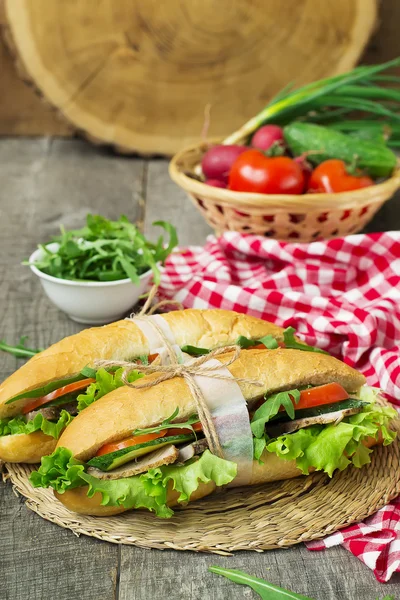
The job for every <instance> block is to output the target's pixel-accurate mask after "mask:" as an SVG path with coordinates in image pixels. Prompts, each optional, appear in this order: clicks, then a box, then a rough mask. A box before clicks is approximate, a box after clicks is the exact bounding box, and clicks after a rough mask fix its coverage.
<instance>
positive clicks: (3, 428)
mask: <svg viewBox="0 0 400 600" xmlns="http://www.w3.org/2000/svg"><path fill="white" fill-rule="evenodd" d="M72 419H73V417H72V416H71V415H70V414H69V412H67V411H66V410H62V411H61V414H60V417H59V419H58V421H56V422H54V421H49V420H48V419H45V418H44V417H43V415H42V414H41V413H38V414H37V415H36V416H35V418H34V419H32V420H31V421H28V422H27V421H26V420H25V419H24V417H14V418H13V419H0V436H2V435H15V434H18V433H34V432H35V431H43V433H45V434H46V435H50V436H51V437H53V438H54V439H56V440H58V438H59V437H60V435H61V432H62V430H63V429H64V428H65V427H66V426H67V425H68V424H69V423H70V422H71V421H72Z"/></svg>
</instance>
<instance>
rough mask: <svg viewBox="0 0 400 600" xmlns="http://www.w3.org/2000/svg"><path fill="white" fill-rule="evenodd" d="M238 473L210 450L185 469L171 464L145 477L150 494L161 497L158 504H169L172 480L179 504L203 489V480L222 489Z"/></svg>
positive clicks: (234, 466) (187, 464) (145, 483)
mask: <svg viewBox="0 0 400 600" xmlns="http://www.w3.org/2000/svg"><path fill="white" fill-rule="evenodd" d="M236 474H237V465H236V463H233V462H230V461H228V460H224V459H223V458H219V457H218V456H215V455H214V454H211V452H210V451H209V450H206V451H205V452H203V454H202V455H201V456H200V458H199V459H197V460H196V459H194V460H193V461H190V462H188V463H186V464H185V465H183V466H176V465H169V466H166V467H159V468H157V469H150V471H148V472H147V473H145V474H144V475H142V476H141V478H142V481H143V483H144V485H145V488H146V491H147V493H148V494H149V495H150V496H152V497H155V498H157V502H158V503H161V504H165V502H166V499H167V485H168V482H169V481H172V483H173V489H174V490H176V491H177V492H179V494H180V495H179V498H178V502H188V500H189V499H190V496H191V495H192V493H193V492H194V491H195V490H197V488H198V487H199V481H202V482H203V483H209V482H210V481H214V482H215V483H216V484H217V486H221V485H226V484H227V483H230V482H231V481H232V480H233V479H234V478H235V477H236Z"/></svg>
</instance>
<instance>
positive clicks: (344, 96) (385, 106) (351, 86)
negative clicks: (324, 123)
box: [223, 57, 400, 144]
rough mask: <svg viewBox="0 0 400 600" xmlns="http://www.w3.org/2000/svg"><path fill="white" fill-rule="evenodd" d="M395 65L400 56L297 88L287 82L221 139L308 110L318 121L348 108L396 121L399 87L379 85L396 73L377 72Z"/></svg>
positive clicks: (231, 139)
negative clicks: (259, 108) (248, 117)
mask: <svg viewBox="0 0 400 600" xmlns="http://www.w3.org/2000/svg"><path fill="white" fill-rule="evenodd" d="M399 65H400V57H398V58H395V59H393V60H391V61H389V62H386V63H383V64H381V65H372V66H360V67H356V68H355V69H353V70H352V71H350V72H349V73H345V74H342V75H336V76H334V77H327V78H325V79H321V80H319V81H316V82H314V83H310V84H308V85H305V86H303V87H301V88H299V89H297V90H293V91H291V88H290V87H289V86H287V87H286V88H285V90H282V92H280V93H279V94H278V95H277V96H275V98H273V99H272V100H271V102H270V103H269V104H268V105H267V106H266V107H265V108H264V109H263V110H262V111H261V112H260V113H258V114H257V115H256V116H255V117H252V118H251V119H250V120H249V121H247V123H245V124H244V125H243V126H242V127H241V128H240V129H238V130H237V131H235V132H234V133H232V134H231V135H230V136H228V137H227V138H226V139H225V140H224V142H223V143H224V144H237V143H239V142H242V141H243V140H247V138H249V137H250V136H251V135H252V134H253V133H254V132H255V131H256V130H257V129H258V128H259V127H261V125H264V124H265V123H271V122H274V123H277V124H281V125H285V124H286V123H289V122H291V121H293V120H296V119H304V118H305V117H306V116H307V115H308V114H309V113H311V114H312V115H313V122H314V123H315V122H319V121H318V115H321V117H322V120H326V115H329V113H330V114H331V117H332V119H333V120H335V119H340V117H341V116H342V115H343V114H346V113H348V112H352V113H354V112H362V113H363V114H364V113H368V114H370V115H371V114H372V115H379V116H381V117H385V122H386V123H387V124H388V125H389V126H391V125H392V124H394V123H400V113H399V112H398V111H396V110H393V108H398V103H399V100H400V91H398V90H395V89H391V88H381V87H380V86H379V83H381V82H389V83H399V81H400V78H398V77H395V76H388V75H379V73H381V72H382V71H385V70H386V69H389V68H391V67H396V66H399ZM376 84H378V85H376ZM376 100H380V101H381V102H376ZM330 107H334V108H333V110H331V111H330V110H329V109H330ZM338 109H339V114H338V112H337V111H338ZM334 111H336V112H334Z"/></svg>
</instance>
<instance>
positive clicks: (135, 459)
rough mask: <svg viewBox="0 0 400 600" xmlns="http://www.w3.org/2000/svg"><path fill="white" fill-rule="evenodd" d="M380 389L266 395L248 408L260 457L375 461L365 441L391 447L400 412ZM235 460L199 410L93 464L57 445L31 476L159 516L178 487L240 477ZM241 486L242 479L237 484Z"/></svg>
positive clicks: (329, 465) (317, 466) (314, 463)
mask: <svg viewBox="0 0 400 600" xmlns="http://www.w3.org/2000/svg"><path fill="white" fill-rule="evenodd" d="M378 393H379V390H376V389H374V388H370V387H368V386H364V387H363V388H361V390H360V391H359V392H358V393H357V394H348V393H347V392H346V390H345V389H344V388H343V387H342V386H340V385H339V384H337V383H332V382H331V383H328V384H326V385H321V386H317V387H307V388H305V389H295V390H289V391H282V392H278V393H275V394H267V395H266V396H265V397H263V398H261V399H260V400H259V401H258V403H257V405H256V406H255V407H249V419H250V423H251V432H252V437H253V454H254V459H255V460H258V461H259V462H264V461H266V460H267V459H268V455H269V454H271V453H272V454H276V455H277V456H278V457H279V458H281V459H282V460H294V461H296V465H297V467H298V468H299V469H300V471H301V472H302V473H304V474H305V475H306V474H308V473H309V472H310V470H319V471H324V472H325V473H327V474H328V475H329V476H330V477H331V476H332V475H333V472H334V471H335V470H336V469H338V470H343V469H345V468H346V467H347V466H348V465H350V464H352V465H354V466H355V467H362V466H363V465H365V464H367V463H369V462H370V453H371V450H370V449H369V448H367V447H366V445H365V443H366V442H367V441H368V440H370V439H374V440H381V441H382V442H383V444H385V445H387V444H390V443H391V442H392V441H393V440H394V438H395V436H396V433H395V432H394V431H392V430H391V429H390V427H389V424H390V421H391V419H393V418H394V417H395V416H396V415H397V413H396V411H395V410H394V409H393V408H390V407H386V406H381V405H380V404H378V403H377V402H376V400H377V396H378ZM236 476H237V464H236V463H235V462H233V461H231V460H226V459H224V458H219V457H217V456H214V455H213V454H212V453H211V452H210V451H209V449H208V445H207V440H206V439H205V438H204V436H203V432H202V425H201V423H200V421H199V418H198V416H197V415H193V416H192V417H191V418H190V419H188V420H187V421H185V422H179V415H178V411H177V410H176V411H175V412H174V413H173V414H172V415H171V416H170V417H169V418H167V419H165V420H164V421H163V422H162V423H159V424H156V425H154V426H153V427H150V428H147V429H141V430H136V431H133V432H132V435H131V436H130V437H128V438H126V439H124V440H120V441H119V442H116V443H112V444H105V445H104V446H103V447H101V448H100V449H99V450H98V452H97V454H96V456H94V457H93V458H91V459H90V460H89V461H88V462H87V463H83V462H81V461H79V460H77V459H75V458H73V456H72V453H71V452H70V451H69V450H68V449H67V448H62V447H60V448H57V450H56V451H55V452H54V453H53V454H52V455H50V456H47V457H44V458H43V459H42V464H41V466H40V468H39V469H38V470H37V471H35V472H33V473H32V475H31V483H32V485H33V486H34V487H52V488H53V489H54V490H56V491H57V492H59V493H61V494H62V493H64V492H65V491H67V490H70V489H73V488H76V487H80V486H88V490H87V495H88V496H89V497H92V496H93V495H94V494H95V493H96V492H99V493H100V494H101V495H102V505H104V506H123V507H124V508H126V509H129V508H147V509H149V510H151V511H154V512H155V513H156V514H157V515H158V516H159V517H170V516H172V514H173V511H172V510H171V508H169V507H168V505H167V493H168V491H169V490H170V489H171V488H172V489H174V490H175V491H176V492H177V493H178V495H179V496H178V502H179V503H185V502H187V501H189V500H190V497H191V494H193V492H194V491H195V490H196V489H197V488H198V486H199V485H200V483H201V482H203V483H209V482H210V481H212V482H214V483H215V485H216V486H223V485H227V484H229V483H231V482H234V480H235V479H236ZM236 484H237V485H240V482H237V483H236Z"/></svg>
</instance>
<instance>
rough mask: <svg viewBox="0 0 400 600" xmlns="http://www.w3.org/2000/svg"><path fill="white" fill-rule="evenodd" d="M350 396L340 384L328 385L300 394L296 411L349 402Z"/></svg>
mask: <svg viewBox="0 0 400 600" xmlns="http://www.w3.org/2000/svg"><path fill="white" fill-rule="evenodd" d="M348 397H349V394H348V393H347V392H346V390H345V389H344V388H343V387H342V386H341V385H339V384H338V383H327V384H326V385H319V386H318V387H315V388H310V389H309V390H303V391H302V392H301V393H300V400H299V401H298V403H297V404H295V408H296V410H299V409H301V408H312V407H313V406H322V405H323V404H334V403H335V402H340V401H341V400H347V398H348Z"/></svg>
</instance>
